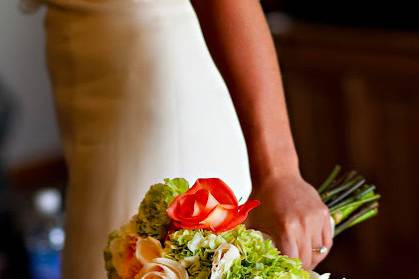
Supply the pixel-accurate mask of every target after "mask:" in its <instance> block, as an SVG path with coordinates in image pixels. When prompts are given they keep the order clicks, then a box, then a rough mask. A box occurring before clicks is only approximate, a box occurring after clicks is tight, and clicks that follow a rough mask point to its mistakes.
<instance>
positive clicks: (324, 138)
mask: <svg viewBox="0 0 419 279" xmlns="http://www.w3.org/2000/svg"><path fill="white" fill-rule="evenodd" d="M275 38H276V43H277V46H278V52H279V55H280V60H281V63H282V69H283V75H284V80H285V86H286V93H287V100H288V105H289V110H290V117H291V123H292V127H293V132H294V136H295V141H296V145H297V148H298V152H299V154H300V161H301V167H302V171H303V173H304V175H305V176H306V178H307V179H308V180H309V181H311V182H312V183H313V184H315V185H317V184H318V183H320V181H321V180H322V178H324V177H325V175H326V174H327V173H328V171H329V170H330V169H331V168H332V166H333V165H334V163H341V164H342V165H343V166H344V167H345V168H354V169H357V170H359V171H361V172H362V173H363V174H365V176H366V177H367V178H368V179H369V180H370V181H372V182H373V183H375V184H376V185H377V186H378V189H379V192H380V193H381V194H382V195H383V198H382V201H381V208H380V214H379V216H378V217H376V218H375V219H373V220H370V221H368V222H367V223H364V224H361V225H359V227H356V228H353V229H351V230H350V231H348V232H347V233H345V234H343V235H341V236H339V237H338V238H337V239H336V240H335V247H334V249H333V251H332V253H331V256H330V257H329V258H328V259H327V260H326V261H325V262H324V263H323V264H322V265H321V267H320V268H321V269H323V270H329V271H332V272H333V273H334V274H335V275H336V278H340V277H341V276H346V277H347V278H404V277H405V278H413V277H414V276H413V277H412V271H411V268H413V267H416V266H418V264H419V257H418V256H417V251H418V249H419V237H418V236H419V224H418V220H419V216H418V215H419V204H418V203H417V199H418V197H419V195H418V194H419V176H418V175H417V173H416V172H417V170H416V169H417V168H418V167H419V125H418V123H419V113H418V111H419V78H418V73H419V35H417V34H413V33H387V32H384V31H375V30H367V31H358V30H352V29H339V28H331V27H324V26H306V25H302V24H301V25H297V26H294V27H293V28H291V29H290V30H289V32H287V33H285V34H277V35H276V36H275ZM409 267H411V268H409Z"/></svg>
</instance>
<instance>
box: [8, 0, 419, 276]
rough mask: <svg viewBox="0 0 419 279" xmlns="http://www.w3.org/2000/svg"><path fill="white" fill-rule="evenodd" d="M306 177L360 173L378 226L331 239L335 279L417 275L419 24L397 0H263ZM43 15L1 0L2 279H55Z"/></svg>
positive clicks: (57, 210) (57, 158) (57, 238)
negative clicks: (368, 0)
mask: <svg viewBox="0 0 419 279" xmlns="http://www.w3.org/2000/svg"><path fill="white" fill-rule="evenodd" d="M263 4H264V8H265V10H266V13H267V16H268V19H269V23H270V25H271V30H272V33H273V35H274V39H275V43H276V45H277V49H278V54H279V57H280V63H281V67H282V71H283V78H284V83H285V87H286V94H287V100H288V106H289V112H290V118H291V123H292V128H293V132H294V136H295V141H296V145H297V148H298V152H299V155H300V162H301V167H302V171H303V174H304V176H305V177H306V179H307V180H308V181H309V182H311V183H312V184H313V185H319V184H320V183H321V182H322V180H323V179H324V178H325V177H326V175H327V174H328V173H329V171H330V170H331V169H332V167H333V166H334V165H335V164H336V163H339V164H341V165H342V166H343V167H344V168H345V169H356V170H358V171H359V172H361V173H362V174H364V175H365V176H366V177H367V178H368V180H369V181H370V182H371V183H374V184H376V185H377V186H378V191H379V192H380V193H381V194H382V196H383V198H382V200H381V208H380V214H379V216H378V217H376V218H374V219H372V220H370V221H368V222H366V223H363V224H361V225H359V226H357V227H355V228H353V229H350V230H348V231H347V232H345V233H344V234H343V235H341V236H339V237H338V238H337V239H336V240H335V246H334V249H333V250H332V252H331V255H330V256H329V257H328V259H327V260H325V261H324V263H322V265H321V266H320V268H319V269H320V270H324V271H331V272H332V273H333V274H334V278H341V277H343V276H346V277H347V278H414V277H415V275H412V274H415V271H414V269H415V268H416V267H418V266H419V256H417V251H419V236H418V235H419V230H418V227H419V224H418V220H419V203H418V202H417V199H418V197H419V195H418V192H419V176H418V175H417V174H416V171H417V170H416V168H417V167H418V166H419V124H418V123H419V113H418V111H419V94H418V92H419V76H418V73H419V19H418V17H417V14H415V13H414V11H415V10H414V9H412V8H411V7H409V6H408V4H407V3H403V1H398V2H391V4H389V5H388V6H385V4H384V3H380V6H375V7H372V8H369V7H367V6H366V5H365V4H364V3H363V2H361V1H350V2H349V1H346V2H339V4H336V2H331V1H330V2H329V1H322V2H321V3H317V2H316V3H314V2H311V3H306V2H305V1H301V0H282V1H277V0H264V1H263ZM43 16H44V14H43V11H42V10H41V11H40V12H38V13H37V14H35V15H32V16H24V15H22V14H21V13H20V12H19V10H18V9H17V4H16V2H15V1H0V35H1V36H0V228H1V230H0V279H3V278H4V279H6V278H7V279H9V278H10V279H15V278H36V279H37V278H42V279H51V278H60V275H59V272H58V270H59V260H60V251H61V249H62V245H63V241H64V233H63V230H62V227H63V216H64V210H63V208H64V205H63V202H62V198H63V193H64V190H65V186H66V180H67V178H66V177H67V175H66V168H65V163H64V160H63V158H62V151H61V146H60V143H59V139H58V133H57V125H56V122H55V115H54V109H53V101H52V98H51V92H50V91H51V89H50V85H49V81H48V75H47V70H46V65H45V57H44V33H43V22H42V20H43Z"/></svg>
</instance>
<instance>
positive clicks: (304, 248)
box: [248, 176, 332, 270]
mask: <svg viewBox="0 0 419 279" xmlns="http://www.w3.org/2000/svg"><path fill="white" fill-rule="evenodd" d="M256 189H257V191H256V192H254V193H253V194H252V198H255V199H258V200H260V201H261V202H262V206H260V207H259V208H257V209H255V210H254V212H252V213H251V214H250V216H249V219H248V220H249V221H248V224H249V226H250V227H251V228H255V229H258V230H261V231H263V232H265V233H267V234H269V235H270V236H271V237H272V238H273V240H274V242H275V244H276V245H277V247H278V248H279V250H280V251H281V252H282V253H283V254H285V255H288V256H290V257H293V258H300V259H301V260H302V262H303V265H304V267H305V268H306V269H307V270H311V269H313V268H314V267H315V266H316V265H317V264H318V263H320V262H321V261H322V260H323V259H324V258H325V257H326V255H327V253H325V254H320V253H319V252H318V251H313V249H316V248H319V247H322V246H325V247H327V248H328V251H329V250H330V248H331V246H332V229H331V225H330V216H329V211H328V208H327V207H326V205H325V204H324V203H323V202H322V201H321V199H320V196H319V195H318V194H317V191H316V190H315V189H314V188H313V187H312V186H311V185H309V184H308V183H307V182H305V181H304V180H303V179H302V178H301V177H300V176H292V177H286V178H282V177H281V178H271V179H267V180H266V181H263V182H261V183H260V184H259V185H258V186H257V188H256Z"/></svg>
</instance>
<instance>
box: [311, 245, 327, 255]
mask: <svg viewBox="0 0 419 279" xmlns="http://www.w3.org/2000/svg"><path fill="white" fill-rule="evenodd" d="M327 251H329V249H327V247H326V246H321V247H319V248H314V249H313V252H316V253H319V254H320V255H324V254H326V253H327Z"/></svg>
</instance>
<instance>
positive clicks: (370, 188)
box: [318, 166, 380, 236]
mask: <svg viewBox="0 0 419 279" xmlns="http://www.w3.org/2000/svg"><path fill="white" fill-rule="evenodd" d="M318 192H319V194H320V196H321V198H322V200H323V202H324V203H325V204H326V205H327V207H328V208H329V211H330V215H331V216H332V218H333V220H334V221H335V236H337V235H338V234H340V233H342V232H343V231H345V230H346V229H348V228H350V227H352V226H354V225H356V224H359V223H361V222H363V221H365V220H367V219H369V218H371V217H373V216H375V215H377V213H378V200H379V199H380V195H379V194H377V193H375V186H374V185H372V184H369V183H366V180H365V178H364V177H362V176H361V175H360V174H358V173H357V172H356V171H350V172H347V173H342V174H341V167H340V166H335V168H334V169H333V171H332V172H331V173H330V174H329V176H328V177H327V178H326V180H325V181H324V182H323V184H322V185H320V187H319V189H318Z"/></svg>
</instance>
